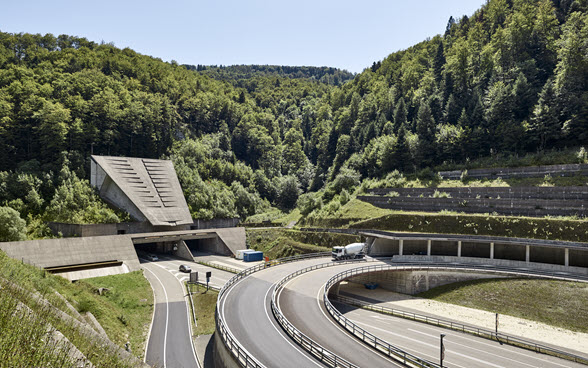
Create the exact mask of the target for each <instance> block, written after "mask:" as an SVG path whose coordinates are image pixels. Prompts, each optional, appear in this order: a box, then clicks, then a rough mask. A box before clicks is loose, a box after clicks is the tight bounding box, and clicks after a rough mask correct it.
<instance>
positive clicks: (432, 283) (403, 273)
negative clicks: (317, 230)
mask: <svg viewBox="0 0 588 368" xmlns="http://www.w3.org/2000/svg"><path fill="white" fill-rule="evenodd" d="M462 261H463V259H462ZM503 277H507V276H502V275H496V274H489V273H484V272H474V271H469V270H460V271H455V270H441V269H425V270H398V271H396V270H391V271H377V272H368V273H363V274H360V275H357V276H354V277H352V278H350V279H348V281H349V282H352V283H356V284H367V283H377V284H378V285H379V287H381V288H382V289H385V290H390V291H393V292H396V293H402V294H408V295H415V294H418V293H422V292H425V291H427V290H430V289H433V288H436V287H437V286H442V285H448V284H453V283H455V282H462V281H469V280H479V279H491V278H503Z"/></svg>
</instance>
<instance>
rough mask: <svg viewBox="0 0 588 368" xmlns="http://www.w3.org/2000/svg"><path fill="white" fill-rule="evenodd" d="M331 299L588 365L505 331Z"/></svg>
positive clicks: (341, 298)
mask: <svg viewBox="0 0 588 368" xmlns="http://www.w3.org/2000/svg"><path fill="white" fill-rule="evenodd" d="M331 300H334V301H338V302H340V303H344V304H348V305H353V306H356V307H360V308H362V309H366V310H371V311H374V312H377V313H381V314H386V315H390V316H394V317H400V318H405V319H410V320H413V321H416V322H422V323H426V324H430V325H433V326H437V327H442V328H447V329H451V330H454V331H458V332H463V333H467V334H470V335H475V336H478V337H481V338H484V339H489V340H496V341H498V342H500V343H502V344H507V345H513V346H518V347H522V348H524V349H528V350H532V351H535V352H538V353H542V354H547V355H553V356H557V357H559V358H563V359H566V360H570V361H573V362H576V363H581V364H586V365H588V358H585V357H581V356H578V355H575V354H571V353H566V352H562V351H561V350H558V349H554V348H551V347H548V346H545V345H542V344H539V343H536V342H533V341H528V340H525V339H521V338H519V337H516V336H511V335H507V334H504V333H496V331H492V330H488V329H484V328H480V327H476V326H468V325H465V324H462V323H459V322H455V321H450V320H444V319H441V318H435V317H430V316H425V315H422V314H417V313H412V312H406V311H403V310H399V309H393V308H388V307H384V306H380V305H374V304H372V303H368V302H364V301H362V300H359V299H355V298H350V297H346V296H341V295H338V296H331ZM564 354H565V355H564Z"/></svg>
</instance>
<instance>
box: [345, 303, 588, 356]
mask: <svg viewBox="0 0 588 368" xmlns="http://www.w3.org/2000/svg"><path fill="white" fill-rule="evenodd" d="M335 306H336V307H337V308H338V309H339V310H340V311H341V312H342V313H344V315H345V317H347V318H349V319H350V320H351V321H353V322H354V323H356V324H357V325H358V326H360V327H361V328H363V329H365V330H366V331H369V332H370V333H372V334H374V335H375V336H377V337H379V338H381V339H383V340H385V341H388V342H389V343H391V344H394V345H395V346H397V347H400V348H401V349H403V350H405V351H407V352H409V353H412V354H414V355H417V356H419V357H422V358H424V359H427V360H430V361H434V362H437V363H438V362H439V348H440V346H439V345H440V344H439V343H440V335H441V334H445V335H446V336H445V338H444V340H443V341H444V345H445V360H444V365H445V366H447V367H456V368H477V367H509V368H510V367H512V368H519V367H520V368H528V367H585V366H583V365H581V364H577V363H573V362H568V361H565V360H562V359H558V358H555V357H551V356H547V355H544V354H538V353H535V352H532V351H528V350H524V349H520V348H516V347H514V346H510V345H501V344H500V343H498V342H496V341H490V340H487V339H481V338H478V337H475V336H472V335H468V334H463V333H459V332H455V331H451V330H447V329H443V328H439V327H435V326H430V325H426V324H423V323H415V322H413V321H409V320H406V319H402V318H396V317H390V316H385V315H381V314H378V313H375V312H370V311H366V310H363V309H355V308H352V307H347V306H344V305H341V304H335Z"/></svg>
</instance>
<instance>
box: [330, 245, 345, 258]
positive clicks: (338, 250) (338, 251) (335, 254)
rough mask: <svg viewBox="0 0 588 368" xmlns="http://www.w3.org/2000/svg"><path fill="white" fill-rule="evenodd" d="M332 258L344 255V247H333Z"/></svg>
mask: <svg viewBox="0 0 588 368" xmlns="http://www.w3.org/2000/svg"><path fill="white" fill-rule="evenodd" d="M331 254H332V255H333V259H341V258H343V256H344V255H345V247H333V251H332V252H331Z"/></svg>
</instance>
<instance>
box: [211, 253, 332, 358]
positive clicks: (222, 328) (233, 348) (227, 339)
mask: <svg viewBox="0 0 588 368" xmlns="http://www.w3.org/2000/svg"><path fill="white" fill-rule="evenodd" d="M327 256H331V253H330V252H322V253H311V254H304V255H301V256H294V257H287V258H281V259H276V260H272V261H269V262H265V263H262V264H259V265H257V266H253V267H249V268H247V269H246V270H243V271H241V272H239V273H238V274H236V275H235V276H233V277H231V278H230V279H229V281H227V283H226V284H225V285H224V286H223V287H222V289H221V290H220V291H219V294H218V299H217V300H218V301H220V300H221V299H222V297H223V296H224V295H225V293H226V292H227V290H229V288H230V287H231V286H233V285H234V284H236V283H237V282H239V281H241V280H242V279H244V278H245V277H247V276H249V275H251V274H253V273H255V272H258V271H261V270H264V269H266V268H268V267H273V266H277V265H279V264H283V263H290V262H296V261H301V260H305V259H312V258H320V257H327ZM218 305H219V303H218V302H217V308H216V311H215V324H216V329H217V331H218V332H219V333H220V338H221V340H222V341H223V343H224V344H225V346H226V347H227V349H229V351H230V352H231V353H232V354H233V356H234V357H235V359H236V360H237V361H238V362H239V364H241V366H243V367H246V368H249V367H254V368H264V366H263V365H262V364H261V363H259V362H258V361H257V360H256V359H255V358H254V357H253V356H252V355H251V354H249V352H248V351H247V350H246V349H245V348H243V346H241V344H239V342H238V341H237V339H235V337H234V336H233V335H232V334H231V332H230V331H229V329H228V328H227V326H226V324H225V322H224V321H223V319H222V317H221V315H220V313H219V310H218Z"/></svg>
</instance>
